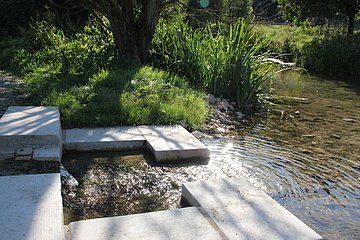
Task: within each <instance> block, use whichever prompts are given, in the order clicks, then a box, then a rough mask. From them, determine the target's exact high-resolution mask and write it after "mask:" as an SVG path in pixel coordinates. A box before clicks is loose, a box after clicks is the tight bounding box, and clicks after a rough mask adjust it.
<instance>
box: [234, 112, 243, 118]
mask: <svg viewBox="0 0 360 240" xmlns="http://www.w3.org/2000/svg"><path fill="white" fill-rule="evenodd" d="M235 114H236V117H237V118H238V119H242V118H243V117H245V114H243V113H241V112H235Z"/></svg>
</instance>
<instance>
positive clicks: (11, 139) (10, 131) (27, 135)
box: [0, 106, 62, 161]
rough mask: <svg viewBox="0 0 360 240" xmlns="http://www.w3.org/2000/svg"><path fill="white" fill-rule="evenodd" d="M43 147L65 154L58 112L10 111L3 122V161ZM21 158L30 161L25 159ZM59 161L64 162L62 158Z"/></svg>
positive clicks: (0, 146) (0, 134) (51, 109)
mask: <svg viewBox="0 0 360 240" xmlns="http://www.w3.org/2000/svg"><path fill="white" fill-rule="evenodd" d="M39 147H58V148H59V149H60V152H61V147H62V137H61V123H60V114H59V110H58V108H56V107H31V106H14V107H9V108H8V109H7V110H6V112H5V114H4V115H3V116H2V118H1V119H0V160H1V159H6V158H10V157H14V156H15V154H16V153H17V152H18V153H19V149H22V148H24V149H25V148H27V149H28V148H39ZM60 155H61V154H60ZM27 156H30V155H27ZM19 158H20V159H21V158H24V159H25V158H26V157H25V155H22V156H21V157H20V156H19ZM19 158H18V159H19ZM56 160H57V161H60V158H56Z"/></svg>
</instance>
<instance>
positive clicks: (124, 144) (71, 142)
mask: <svg viewBox="0 0 360 240" xmlns="http://www.w3.org/2000/svg"><path fill="white" fill-rule="evenodd" d="M63 137H64V150H72V151H94V150H125V149H138V148H142V147H144V146H145V138H144V137H143V136H142V134H141V133H140V132H139V130H138V129H137V128H136V127H115V128H81V129H78V128H75V129H67V130H64V134H63Z"/></svg>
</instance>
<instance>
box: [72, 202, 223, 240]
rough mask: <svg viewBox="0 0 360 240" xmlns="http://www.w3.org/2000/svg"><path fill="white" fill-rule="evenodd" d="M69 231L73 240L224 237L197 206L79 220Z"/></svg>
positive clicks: (159, 239)
mask: <svg viewBox="0 0 360 240" xmlns="http://www.w3.org/2000/svg"><path fill="white" fill-rule="evenodd" d="M69 230H70V233H69V239H72V240H84V239H86V240H111V239H136V240H142V239H147V240H152V239H153V240H168V239H172V240H177V239H179V240H184V239H206V240H212V239H224V238H223V237H222V235H221V233H219V232H217V231H216V230H215V229H214V228H213V227H212V226H211V225H210V224H209V222H208V221H207V219H206V218H204V217H203V215H202V214H201V213H200V212H199V211H198V209H197V208H193V207H192V208H183V209H177V210H169V211H161V212H151V213H143V214H135V215H128V216H120V217H110V218H99V219H92V220H84V221H78V222H73V223H70V224H69Z"/></svg>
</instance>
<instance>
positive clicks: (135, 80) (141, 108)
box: [37, 66, 207, 128]
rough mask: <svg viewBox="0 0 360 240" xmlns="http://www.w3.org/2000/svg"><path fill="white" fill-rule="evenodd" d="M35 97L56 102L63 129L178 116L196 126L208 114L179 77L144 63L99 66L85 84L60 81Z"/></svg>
mask: <svg viewBox="0 0 360 240" xmlns="http://www.w3.org/2000/svg"><path fill="white" fill-rule="evenodd" d="M38 89H41V87H39V88H38ZM39 94H41V93H40V92H39ZM37 101H38V102H39V103H40V104H42V105H55V106H59V107H60V110H61V117H62V124H63V127H65V128H69V127H95V126H115V125H134V124H136V125H138V124H175V123H177V122H178V121H184V122H185V123H186V124H188V125H189V126H190V127H199V126H200V125H201V124H203V123H204V121H205V117H206V115H207V110H206V105H205V102H204V100H203V96H202V95H201V94H200V93H198V92H195V91H193V90H191V89H190V88H189V87H187V86H186V83H185V81H184V80H183V79H181V78H179V77H176V76H172V75H170V74H169V73H166V72H164V71H160V70H156V69H153V68H151V67H146V66H145V67H131V68H128V69H118V70H114V71H108V70H101V71H100V72H98V73H97V74H94V75H93V76H92V77H91V78H90V79H89V81H88V82H87V83H85V84H82V85H78V86H67V87H65V88H64V85H62V84H61V85H60V86H57V89H56V90H55V89H52V90H51V91H49V92H47V94H46V95H45V96H42V97H40V98H38V99H37Z"/></svg>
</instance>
